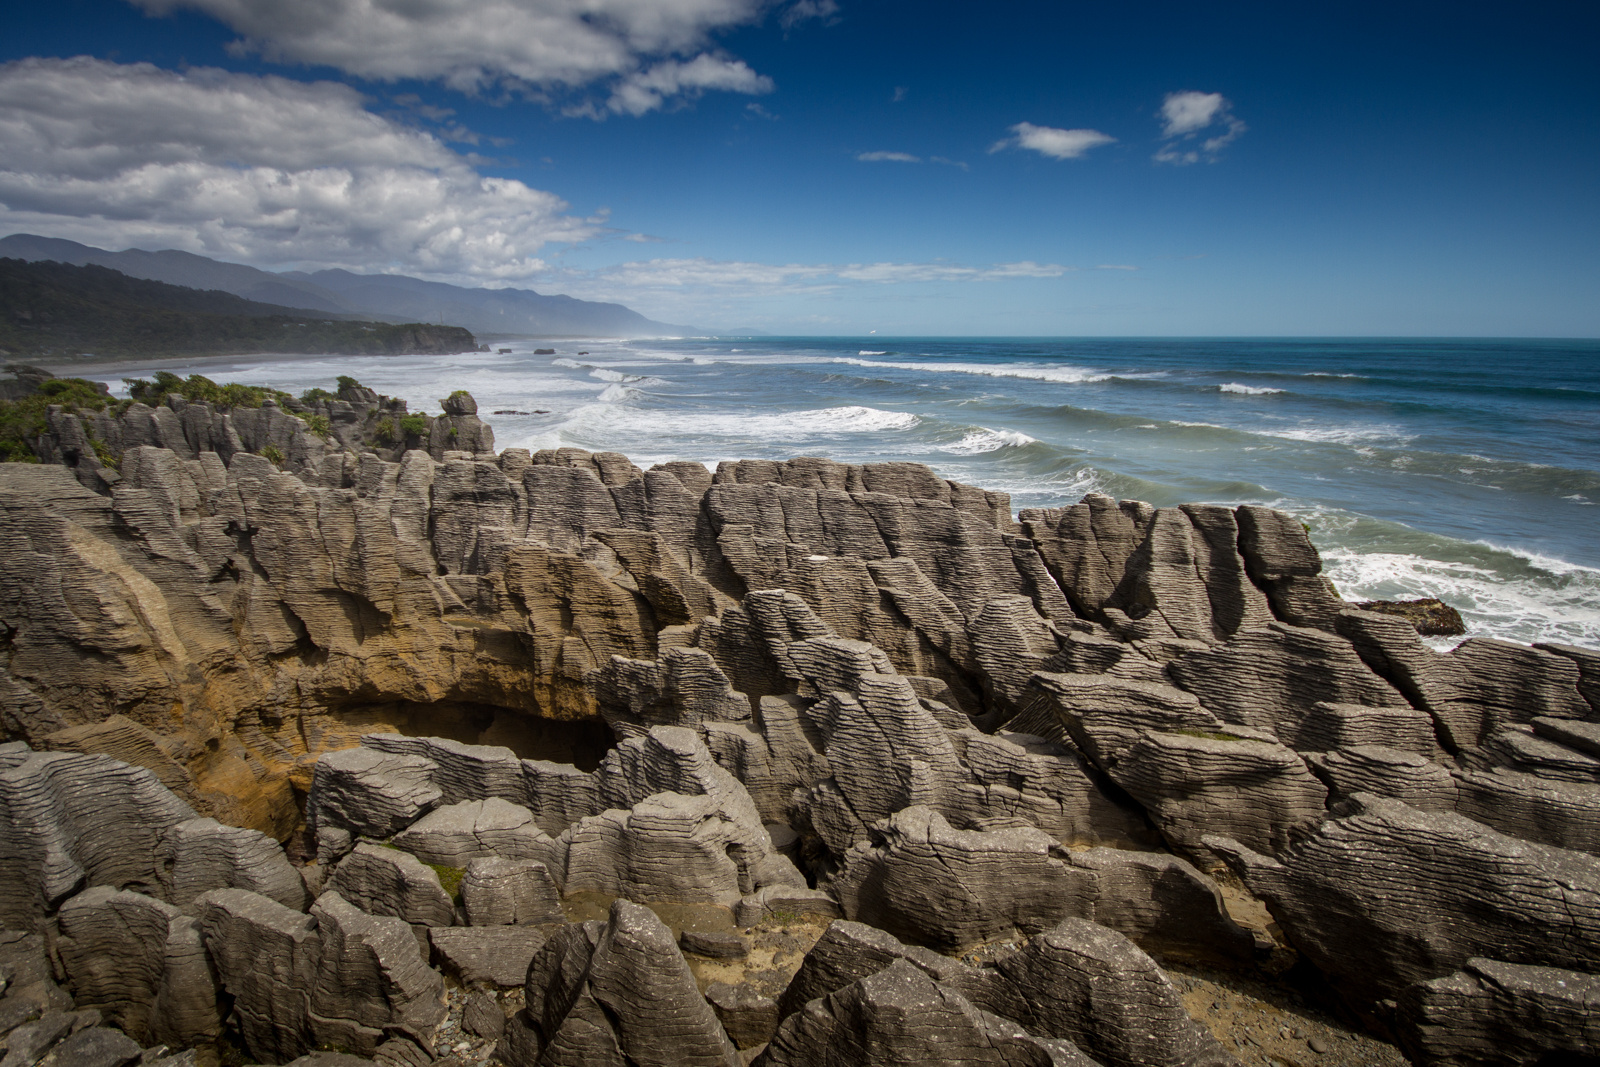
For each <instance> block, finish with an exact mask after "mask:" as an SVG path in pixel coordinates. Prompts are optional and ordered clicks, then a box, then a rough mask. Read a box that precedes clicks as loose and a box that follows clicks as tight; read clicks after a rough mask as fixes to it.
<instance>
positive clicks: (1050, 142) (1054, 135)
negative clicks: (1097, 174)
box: [989, 122, 1116, 159]
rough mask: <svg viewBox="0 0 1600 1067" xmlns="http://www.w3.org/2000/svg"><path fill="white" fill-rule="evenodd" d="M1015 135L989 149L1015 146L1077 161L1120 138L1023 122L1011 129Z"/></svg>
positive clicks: (1051, 156)
mask: <svg viewBox="0 0 1600 1067" xmlns="http://www.w3.org/2000/svg"><path fill="white" fill-rule="evenodd" d="M1011 134H1012V136H1010V137H1007V138H1005V139H1004V140H1000V141H996V142H995V143H994V144H993V145H992V146H991V147H990V149H989V151H990V152H998V151H1000V150H1001V149H1003V148H1010V147H1012V146H1015V147H1017V148H1026V149H1029V150H1030V151H1034V152H1038V153H1039V154H1040V155H1044V156H1049V157H1050V158H1051V159H1077V158H1079V157H1080V156H1082V155H1083V154H1084V153H1085V152H1087V151H1089V149H1091V148H1098V147H1099V146H1101V145H1103V144H1113V143H1115V142H1116V138H1115V137H1112V136H1110V135H1109V134H1104V133H1101V132H1100V131H1099V130H1060V129H1057V128H1056V127H1054V126H1035V125H1034V124H1033V123H1031V122H1019V123H1017V124H1016V125H1015V126H1013V127H1011Z"/></svg>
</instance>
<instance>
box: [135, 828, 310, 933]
mask: <svg viewBox="0 0 1600 1067" xmlns="http://www.w3.org/2000/svg"><path fill="white" fill-rule="evenodd" d="M158 855H159V856H160V859H161V896H162V898H163V899H165V900H168V901H170V902H171V903H173V904H177V905H179V906H182V905H185V904H188V903H189V902H190V901H192V900H194V898H195V897H197V896H199V895H200V894H201V893H205V892H208V891H210V890H212V889H248V890H250V891H251V892H252V893H260V894H261V895H262V896H264V897H270V898H272V899H273V900H276V901H277V902H278V903H279V904H282V905H284V906H285V907H288V908H294V909H296V910H300V909H303V908H304V907H305V906H306V891H305V885H304V883H303V882H302V881H301V879H300V875H299V872H297V871H296V870H295V869H294V867H292V866H290V864H289V858H288V857H287V856H285V855H284V852H283V847H282V846H281V845H279V844H278V843H277V842H276V841H274V840H273V839H272V838H270V837H268V836H267V835H266V834H263V833H261V832H260V831H258V830H249V829H246V828H244V827H240V826H224V825H223V824H222V823H219V822H217V820H215V819H190V820H189V821H187V822H181V823H178V824H177V825H176V826H174V827H172V828H171V829H170V830H168V831H167V832H166V834H165V835H164V836H163V837H162V839H161V846H160V849H159V852H158Z"/></svg>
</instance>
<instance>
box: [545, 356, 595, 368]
mask: <svg viewBox="0 0 1600 1067" xmlns="http://www.w3.org/2000/svg"><path fill="white" fill-rule="evenodd" d="M550 365H551V366H552V367H572V368H574V369H576V370H582V369H583V368H584V367H587V366H588V364H587V363H579V362H578V361H577V360H575V359H568V358H567V357H566V356H557V357H556V358H555V359H552V360H551V361H550Z"/></svg>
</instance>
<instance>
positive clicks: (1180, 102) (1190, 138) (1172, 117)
mask: <svg viewBox="0 0 1600 1067" xmlns="http://www.w3.org/2000/svg"><path fill="white" fill-rule="evenodd" d="M1160 118H1161V137H1162V139H1163V140H1164V141H1165V142H1166V143H1165V144H1163V145H1162V146H1161V148H1160V150H1159V151H1157V152H1156V154H1155V159H1156V162H1158V163H1172V164H1174V165H1176V166H1180V167H1186V166H1188V165H1189V164H1191V163H1199V162H1200V161H1201V160H1205V161H1206V162H1208V163H1214V162H1216V159H1217V153H1219V152H1220V151H1222V149H1223V148H1225V147H1226V146H1227V145H1229V144H1232V143H1233V142H1234V141H1236V140H1238V139H1239V137H1240V136H1242V135H1243V134H1244V132H1245V130H1246V129H1247V128H1248V127H1246V126H1245V124H1244V123H1243V122H1240V121H1239V120H1238V119H1237V118H1235V117H1234V114H1233V104H1232V102H1231V101H1229V100H1228V98H1227V97H1225V96H1223V95H1222V94H1221V93H1202V92H1197V91H1195V90H1193V89H1188V90H1185V91H1183V92H1180V93H1168V94H1167V96H1166V99H1165V100H1163V101H1162V104H1161V112H1160ZM1207 131H1210V136H1205V134H1206V133H1207Z"/></svg>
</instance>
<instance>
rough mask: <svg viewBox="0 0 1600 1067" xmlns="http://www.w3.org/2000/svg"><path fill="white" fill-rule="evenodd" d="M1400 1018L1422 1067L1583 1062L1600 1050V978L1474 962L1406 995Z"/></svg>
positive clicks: (1407, 1044)
mask: <svg viewBox="0 0 1600 1067" xmlns="http://www.w3.org/2000/svg"><path fill="white" fill-rule="evenodd" d="M1399 1018H1400V1020H1401V1024H1400V1038H1401V1042H1402V1044H1403V1045H1404V1046H1405V1047H1406V1049H1407V1050H1408V1051H1409V1052H1410V1054H1411V1057H1412V1060H1413V1062H1415V1063H1418V1064H1421V1065H1423V1067H1445V1065H1449V1067H1457V1065H1460V1067H1465V1065H1467V1064H1484V1065H1490V1064H1492V1065H1506V1067H1511V1065H1522V1064H1537V1063H1558V1062H1568V1061H1570V1062H1580V1061H1581V1060H1582V1059H1584V1058H1587V1057H1591V1056H1593V1054H1594V1050H1595V1049H1596V1048H1597V1047H1600V977H1597V976H1596V975H1594V974H1581V973H1576V972H1573V971H1564V970H1559V969H1557V968H1554V967H1536V966H1527V965H1519V964H1514V963H1502V962H1500V961H1498V960H1486V959H1469V960H1468V961H1467V963H1466V966H1465V967H1463V968H1462V969H1461V970H1459V971H1456V972H1455V973H1453V974H1450V975H1447V976H1445V977H1443V978H1435V979H1433V980H1431V981H1427V982H1418V983H1417V984H1415V985H1413V986H1411V987H1410V988H1409V989H1407V990H1406V992H1405V993H1404V995H1403V996H1402V997H1401V1002H1400V1010H1399Z"/></svg>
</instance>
